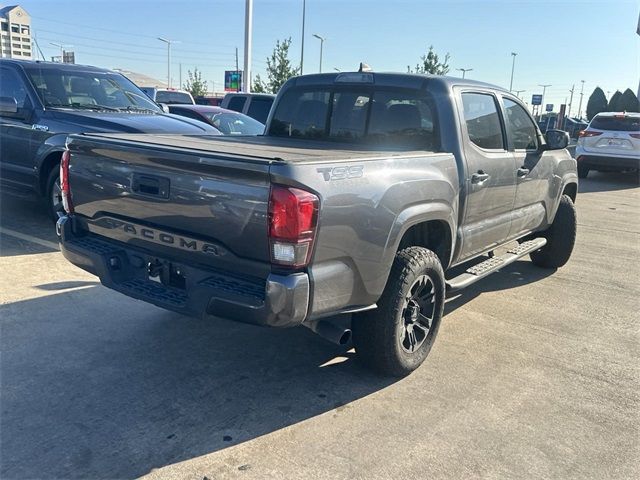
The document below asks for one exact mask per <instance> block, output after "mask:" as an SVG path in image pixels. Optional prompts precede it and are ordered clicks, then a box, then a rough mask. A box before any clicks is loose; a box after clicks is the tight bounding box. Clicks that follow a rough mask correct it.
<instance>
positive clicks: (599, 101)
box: [587, 87, 607, 120]
mask: <svg viewBox="0 0 640 480" xmlns="http://www.w3.org/2000/svg"><path fill="white" fill-rule="evenodd" d="M606 111H607V97H606V96H605V94H604V92H603V91H602V89H601V88H600V87H596V88H595V90H594V91H593V93H592V94H591V96H590V97H589V101H588V102H587V119H588V120H591V119H592V118H593V117H595V116H596V115H597V114H598V113H600V112H606Z"/></svg>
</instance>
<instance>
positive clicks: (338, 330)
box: [304, 320, 351, 346]
mask: <svg viewBox="0 0 640 480" xmlns="http://www.w3.org/2000/svg"><path fill="white" fill-rule="evenodd" d="M304 326H305V327H307V328H309V329H310V330H311V331H312V332H314V333H316V334H318V335H320V336H321V337H322V338H324V339H325V340H328V341H330V342H331V343H335V344H336V345H341V346H344V345H347V344H348V343H349V342H350V341H351V329H349V328H344V327H340V326H338V325H336V324H335V323H333V322H330V321H328V320H318V321H316V322H311V323H305V324H304Z"/></svg>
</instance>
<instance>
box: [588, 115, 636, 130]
mask: <svg viewBox="0 0 640 480" xmlns="http://www.w3.org/2000/svg"><path fill="white" fill-rule="evenodd" d="M589 128H593V129H595V130H609V131H613V132H640V118H639V117H628V116H623V115H619V116H604V115H596V116H595V117H594V118H593V119H592V120H591V123H590V124H589Z"/></svg>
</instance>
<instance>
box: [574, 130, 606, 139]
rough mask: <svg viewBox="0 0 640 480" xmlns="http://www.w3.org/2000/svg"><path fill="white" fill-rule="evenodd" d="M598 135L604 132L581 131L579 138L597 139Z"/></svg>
mask: <svg viewBox="0 0 640 480" xmlns="http://www.w3.org/2000/svg"><path fill="white" fill-rule="evenodd" d="M598 135H602V132H594V131H593V130H580V133H578V137H580V138H584V137H597V136H598Z"/></svg>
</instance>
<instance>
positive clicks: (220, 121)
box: [205, 113, 264, 135]
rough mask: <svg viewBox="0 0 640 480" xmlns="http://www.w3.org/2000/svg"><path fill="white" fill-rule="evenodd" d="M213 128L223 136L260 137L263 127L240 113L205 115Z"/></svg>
mask: <svg viewBox="0 0 640 480" xmlns="http://www.w3.org/2000/svg"><path fill="white" fill-rule="evenodd" d="M205 115H206V116H207V117H208V118H209V120H211V123H212V124H213V126H214V127H216V128H217V129H218V130H220V131H221V132H222V133H224V134H225V135H262V134H263V133H264V125H263V124H262V123H260V122H258V121H257V120H254V119H253V118H251V117H247V116H246V115H243V114H241V113H207V114H205Z"/></svg>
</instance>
